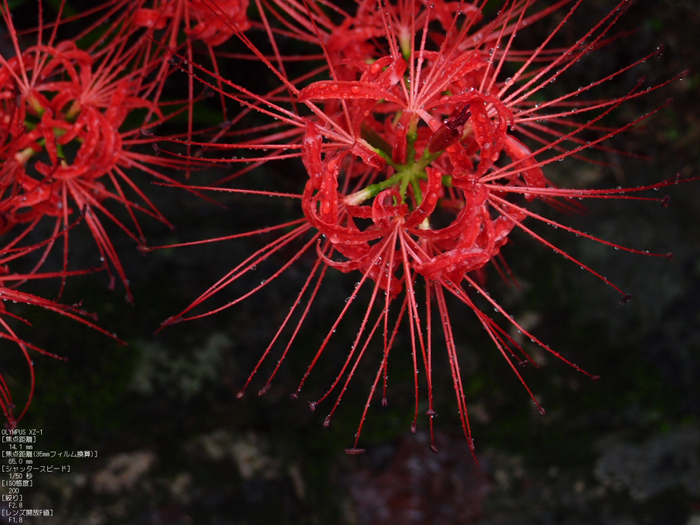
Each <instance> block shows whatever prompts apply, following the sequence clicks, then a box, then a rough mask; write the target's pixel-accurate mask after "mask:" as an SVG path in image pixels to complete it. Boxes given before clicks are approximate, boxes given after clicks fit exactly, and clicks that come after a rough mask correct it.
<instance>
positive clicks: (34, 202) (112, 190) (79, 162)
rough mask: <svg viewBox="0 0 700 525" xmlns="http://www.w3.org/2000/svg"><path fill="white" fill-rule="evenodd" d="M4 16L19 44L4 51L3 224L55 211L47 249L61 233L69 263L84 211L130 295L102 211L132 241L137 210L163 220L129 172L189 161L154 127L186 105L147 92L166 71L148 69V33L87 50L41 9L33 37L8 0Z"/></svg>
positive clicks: (0, 110) (153, 171) (152, 171)
mask: <svg viewBox="0 0 700 525" xmlns="http://www.w3.org/2000/svg"><path fill="white" fill-rule="evenodd" d="M39 5H40V7H41V3H40V4H39ZM2 17H3V20H4V22H5V24H6V25H7V29H8V32H9V35H10V37H11V39H12V44H13V47H14V51H15V56H13V57H12V58H5V57H0V120H2V121H3V122H4V123H5V124H6V126H7V130H8V133H7V137H6V140H7V141H10V142H12V147H13V148H14V151H15V153H14V155H13V156H12V158H11V159H8V162H7V163H6V166H5V168H4V172H5V174H4V175H3V195H2V198H3V205H2V206H3V222H4V226H3V229H4V230H9V229H11V228H12V227H13V226H14V225H17V224H26V225H28V226H27V230H31V229H33V228H34V226H36V224H37V223H38V222H39V221H40V220H42V219H43V218H45V217H49V218H54V221H55V222H54V229H53V234H52V241H51V242H48V243H46V244H45V247H44V248H43V249H44V251H45V255H44V258H45V257H46V255H47V254H48V253H49V251H50V250H51V248H52V247H53V245H54V241H55V240H57V239H60V238H62V239H63V257H64V262H63V265H64V272H66V271H67V267H68V247H69V242H68V232H69V231H70V228H69V227H68V226H69V224H70V223H71V222H72V221H74V220H75V217H76V214H80V213H82V214H83V215H84V220H85V223H87V225H88V227H89V228H90V231H91V232H92V235H93V237H94V239H95V242H96V244H97V248H98V250H99V253H100V257H101V260H102V261H103V262H104V265H105V268H107V270H108V271H109V272H110V274H111V273H112V269H113V270H114V272H115V273H116V275H117V276H118V277H119V278H120V279H121V280H122V282H124V284H125V286H126V289H127V297H128V298H129V299H131V294H130V292H129V288H128V284H127V278H126V275H125V273H124V270H123V268H122V265H121V263H120V261H119V257H118V255H117V253H116V252H115V250H114V247H113V245H112V242H111V241H110V239H109V236H108V233H107V230H106V229H105V226H104V224H103V219H101V216H102V217H106V218H107V219H108V220H109V221H110V222H113V223H114V224H116V225H117V226H118V227H119V228H120V229H121V230H123V231H124V232H125V233H126V234H127V235H129V236H130V237H131V238H132V239H134V240H135V241H136V242H137V243H143V242H144V240H143V233H142V231H141V228H140V226H139V223H138V221H137V219H136V212H139V213H144V214H146V215H149V216H151V217H153V218H155V219H157V220H159V221H161V222H163V223H166V224H167V221H166V219H165V218H164V217H163V215H162V214H161V213H160V212H159V211H158V210H157V209H156V208H155V206H154V205H153V204H152V203H151V201H150V200H149V199H148V197H147V196H146V195H145V193H144V192H143V191H142V190H141V189H140V188H139V187H138V186H137V184H136V183H135V182H134V180H133V179H132V175H131V174H130V173H129V172H130V170H133V169H134V168H136V169H139V170H140V171H142V172H144V173H146V174H149V175H151V176H152V177H155V178H156V179H158V180H161V181H165V182H173V181H172V179H170V178H168V177H167V176H165V175H163V174H161V173H160V171H159V170H160V169H161V168H169V167H176V166H184V165H185V163H184V162H181V161H177V160H174V159H172V158H169V159H166V158H159V157H158V150H157V144H156V139H154V138H153V132H152V131H151V130H153V129H155V128H156V127H157V126H159V125H160V124H162V123H164V122H166V121H167V120H168V119H170V118H171V117H172V116H174V115H176V114H177V112H178V111H183V110H184V109H185V107H186V106H185V105H182V107H181V108H177V106H176V105H173V106H172V107H168V106H166V105H165V104H159V103H156V102H153V101H152V100H148V98H147V96H148V94H149V93H151V92H152V91H153V90H154V89H156V87H157V86H158V85H159V84H160V83H161V82H162V78H161V77H160V76H157V75H155V76H153V75H151V77H152V78H151V77H149V74H150V73H152V72H153V71H154V69H155V68H156V66H157V63H153V62H151V61H150V60H149V57H148V54H147V53H146V51H147V46H145V44H147V43H148V41H147V40H146V39H141V40H139V41H137V42H133V41H132V40H130V39H129V38H128V34H129V33H128V32H127V31H126V30H125V31H123V33H122V34H121V35H116V36H114V37H113V38H112V39H111V40H109V41H108V43H107V44H106V47H105V48H103V49H102V50H101V51H100V53H96V54H95V55H94V56H93V55H91V54H89V53H88V52H86V51H82V50H80V49H78V48H77V46H76V44H75V42H74V41H72V40H65V41H61V42H56V35H57V30H58V23H57V24H54V28H53V30H52V31H51V32H47V31H46V30H45V28H44V27H42V25H41V18H42V14H41V12H40V15H39V20H40V25H39V27H38V28H37V30H36V35H37V36H36V39H37V43H36V44H35V45H33V46H30V47H28V48H26V49H23V48H22V47H21V46H20V43H19V41H18V38H17V32H16V30H15V28H14V25H13V23H12V18H11V17H10V14H9V7H8V4H7V2H6V1H5V2H4V3H3V9H2ZM59 19H60V13H59ZM46 33H48V37H47V34H46ZM46 37H47V38H46ZM44 40H46V42H44ZM166 110H167V111H166ZM138 114H141V115H143V114H146V117H145V118H144V117H143V116H141V117H140V118H144V120H143V121H142V123H141V125H140V126H134V124H133V123H132V124H130V126H125V123H126V122H127V117H129V116H130V115H131V116H132V119H131V120H130V121H129V122H134V117H137V116H138ZM125 128H127V129H125ZM144 145H146V146H150V145H153V147H154V149H155V154H153V153H143V152H141V151H139V147H143V146H144ZM110 201H113V202H116V203H119V204H120V205H121V206H123V207H124V209H125V210H126V213H127V215H128V216H129V218H130V219H131V221H132V223H133V225H132V226H128V225H127V224H125V223H124V221H123V220H122V219H120V218H119V217H118V216H117V215H115V212H114V211H112V209H111V204H110ZM42 260H43V258H42Z"/></svg>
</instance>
